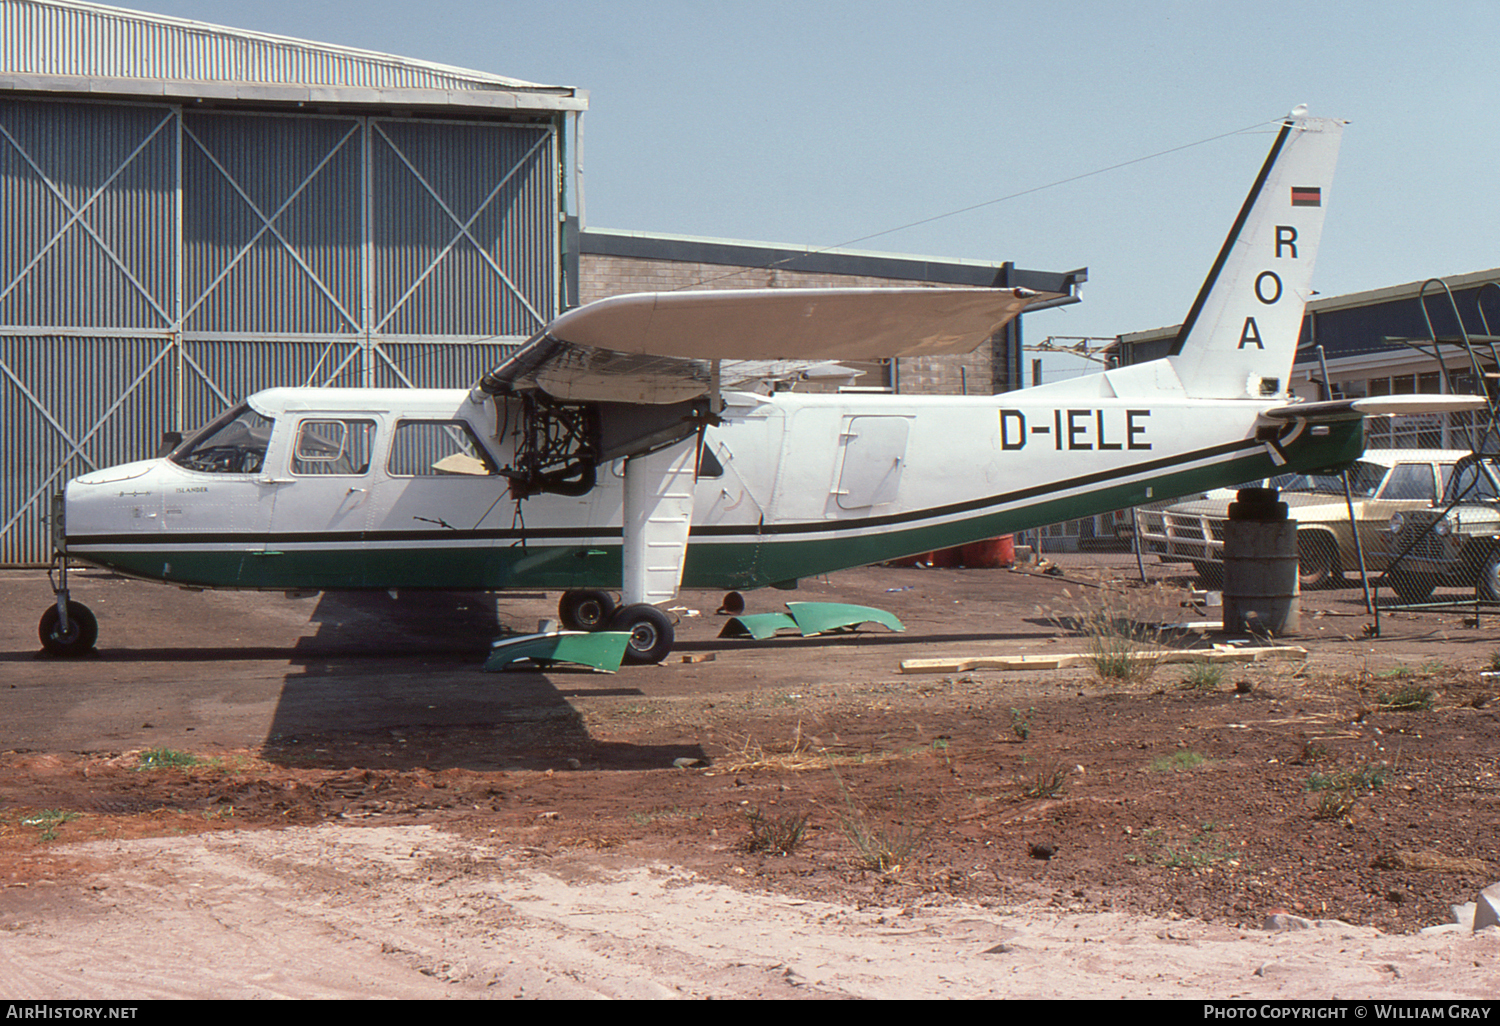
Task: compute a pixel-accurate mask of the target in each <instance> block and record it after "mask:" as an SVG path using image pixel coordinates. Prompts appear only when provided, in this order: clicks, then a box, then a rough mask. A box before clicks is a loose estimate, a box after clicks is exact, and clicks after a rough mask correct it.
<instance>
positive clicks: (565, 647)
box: [484, 631, 630, 673]
mask: <svg viewBox="0 0 1500 1026" xmlns="http://www.w3.org/2000/svg"><path fill="white" fill-rule="evenodd" d="M629 642H630V635H629V634H628V633H627V632H624V631H595V632H594V633H592V634H590V633H587V632H584V631H549V632H548V633H545V634H524V635H522V636H521V637H519V638H503V639H501V640H500V641H497V642H495V643H494V644H493V645H491V646H490V656H489V658H488V659H486V660H485V662H484V668H485V669H486V670H489V671H497V670H508V669H511V668H512V667H513V666H515V664H517V663H521V662H527V661H529V662H531V663H533V664H536V665H538V666H543V667H546V666H551V665H552V664H554V663H574V664H577V665H579V666H591V667H593V668H594V669H596V670H603V671H604V672H605V673H614V672H616V671H617V670H619V668H620V663H621V662H622V661H623V660H624V659H625V646H626V645H627V644H629Z"/></svg>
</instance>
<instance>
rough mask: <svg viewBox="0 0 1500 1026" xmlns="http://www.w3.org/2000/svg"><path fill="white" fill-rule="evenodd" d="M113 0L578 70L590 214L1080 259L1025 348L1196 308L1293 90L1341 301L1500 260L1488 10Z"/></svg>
mask: <svg viewBox="0 0 1500 1026" xmlns="http://www.w3.org/2000/svg"><path fill="white" fill-rule="evenodd" d="M116 5H117V6H125V7H134V8H137V9H140V10H147V11H153V12H156V13H160V14H170V15H175V16H178V17H186V18H193V19H196V20H199V21H206V22H213V23H217V24H221V25H229V26H234V27H239V28H249V29H255V30H258V31H262V32H271V33H278V34H283V35H289V36H296V37H300V38H304V39H313V40H320V41H326V42H334V43H340V44H344V45H347V46H356V47H363V48H367V49H372V50H380V51H384V52H387V53H395V54H401V55H404V56H409V57H414V58H419V59H423V60H430V61H437V62H440V63H445V64H453V65H458V66H460V67H467V68H474V69H477V70H481V71H487V72H493V73H496V74H501V75H509V76H513V77H516V78H522V79H527V80H530V81H534V82H546V83H555V84H564V85H571V86H577V87H580V88H583V89H587V90H589V91H590V94H591V103H590V111H589V113H588V115H587V116H586V118H585V121H584V126H585V128H584V134H585V144H586V148H585V158H586V175H585V183H586V214H587V218H588V223H589V224H590V226H592V227H599V228H619V229H631V230H640V231H655V232H673V233H679V234H686V235H703V236H712V237H724V238H742V239H760V240H767V241H775V242H793V243H798V244H805V245H814V246H839V245H844V244H849V243H851V242H852V243H853V245H854V248H859V249H868V250H879V251H886V252H899V253H915V254H925V255H932V256H940V257H958V258H967V259H975V260H984V261H993V262H1000V261H1003V260H1014V261H1015V262H1016V263H1017V264H1018V265H1019V266H1022V267H1030V268H1038V269H1045V270H1067V269H1070V268H1073V267H1079V266H1087V267H1088V268H1089V271H1090V278H1091V281H1090V284H1089V285H1088V286H1086V288H1085V291H1084V302H1083V303H1082V304H1081V305H1079V306H1075V307H1072V308H1070V309H1067V310H1060V311H1053V312H1047V313H1044V314H1038V315H1035V316H1034V317H1033V318H1032V319H1031V320H1030V321H1029V322H1028V329H1027V332H1028V339H1036V338H1039V337H1041V336H1042V335H1098V336H1109V335H1115V334H1119V333H1121V332H1127V331H1136V330H1141V329H1145V328H1151V327H1157V326H1160V325H1165V324H1172V323H1176V322H1177V321H1179V320H1181V319H1182V316H1183V315H1184V314H1185V312H1186V310H1187V307H1188V305H1189V304H1190V303H1191V301H1192V298H1193V295H1194V293H1195V292H1196V290H1197V288H1198V285H1199V283H1200V281H1201V279H1202V277H1203V275H1204V273H1205V272H1206V271H1207V269H1208V266H1209V264H1210V263H1211V262H1212V259H1213V257H1214V255H1215V253H1216V251H1217V249H1218V247H1219V245H1220V243H1221V242H1222V241H1223V237H1224V235H1225V233H1226V231H1227V230H1228V227H1229V224H1230V222H1231V221H1232V220H1233V218H1234V215H1235V213H1236V212H1237V210H1238V208H1239V205H1240V203H1241V201H1242V200H1243V198H1244V195H1245V192H1246V191H1247V189H1248V188H1249V185H1250V183H1251V181H1252V180H1253V178H1254V176H1255V173H1256V171H1257V170H1258V169H1259V167H1260V163H1261V161H1262V159H1263V158H1264V155H1265V152H1266V150H1267V149H1268V147H1269V145H1270V141H1271V135H1270V134H1269V133H1270V131H1271V127H1270V126H1269V125H1268V124H1266V123H1267V122H1269V121H1272V120H1273V119H1275V118H1277V117H1279V116H1280V115H1282V114H1285V113H1286V112H1287V111H1288V110H1290V109H1291V107H1292V106H1293V105H1295V104H1298V103H1306V104H1308V105H1309V107H1310V108H1311V112H1312V113H1313V114H1316V115H1322V116H1332V117H1339V118H1343V119H1346V120H1348V121H1349V122H1350V123H1351V124H1350V126H1349V128H1348V130H1347V131H1346V132H1345V135H1344V144H1343V149H1342V153H1341V157H1340V165H1339V170H1338V173H1337V175H1336V176H1335V179H1334V183H1333V186H1332V187H1331V188H1330V189H1327V190H1325V196H1326V197H1327V205H1328V208H1329V209H1328V220H1327V227H1326V231H1325V236H1324V243H1323V249H1322V252H1321V254H1320V256H1319V262H1318V269H1317V272H1316V274H1315V283H1316V287H1317V288H1318V289H1319V291H1320V292H1322V293H1323V294H1325V295H1336V294H1340V293H1344V292H1351V291H1357V290H1361V289H1369V288H1379V287H1383V286H1387V285H1395V284H1400V283H1402V282H1407V281H1413V280H1421V279H1425V278H1428V277H1433V276H1442V275H1449V274H1459V273H1465V272H1469V271H1476V270H1482V269H1487V268H1491V267H1496V266H1500V189H1497V188H1496V181H1495V179H1496V175H1495V169H1496V167H1497V162H1500V152H1497V150H1500V141H1497V140H1500V132H1497V131H1496V129H1497V124H1496V122H1497V119H1500V113H1497V111H1500V105H1497V98H1500V4H1497V3H1494V2H1492V0H1474V2H1459V0H1446V2H1445V0H1434V2H1428V3H1424V4H1420V5H1419V4H1414V3H1410V2H1404V3H1393V2H1354V3H1345V4H1328V3H1316V2H1310V0H1300V2H1284V0H1261V2H1260V3H1257V4H1245V3H1243V2H1240V0H1235V2H1218V0H1196V2H1192V0H1135V2H1132V3H1128V4H1127V3H1120V2H1114V3H1105V2H1092V0H1075V2H1073V3H1068V4H1049V3H1046V2H1037V0H1030V2H1024V3H1018V2H1010V0H992V2H958V0H922V2H915V0H911V2H903V0H863V2H857V3H855V2H841V0H800V2H784V0H757V2H755V3H735V4H730V3H724V2H722V0H718V2H689V0H638V2H600V0H426V2H422V3H411V2H410V0H403V2H399V3H398V2H394V0H318V2H317V3H307V2H306V0H298V2H296V3H293V2H290V0H129V2H123V3H117V4H116ZM1249 126H1260V127H1259V128H1256V129H1254V130H1252V131H1247V132H1243V133H1239V134H1234V135H1231V136H1229V137H1228V138H1221V139H1218V140H1217V141H1214V142H1206V143H1204V144H1203V145H1198V146H1192V147H1191V148H1189V149H1185V150H1181V151H1179V152H1175V153H1171V154H1169V155H1166V156H1162V157H1158V158H1156V159H1152V160H1149V161H1145V162H1142V163H1139V164H1132V165H1130V166H1128V167H1124V168H1120V169H1118V170H1114V171H1108V172H1104V173H1101V174H1097V175H1090V176H1089V177H1086V178H1082V179H1081V180H1078V181H1073V182H1070V183H1068V184H1065V185H1059V186H1057V187H1055V188H1048V189H1045V190H1043V191H1041V192H1036V193H1031V194H1029V195H1026V196H1024V197H1021V198H1018V199H1014V200H1008V201H1005V202H1000V203H994V204H991V205H988V206H984V207H982V208H981V209H977V210H971V211H969V212H967V213H963V214H958V215H956V216H953V217H947V218H943V219H941V220H937V221H930V222H928V223H926V224H922V225H919V226H917V227H911V228H906V229H904V230H901V231H891V229H896V228H900V227H901V226H904V225H909V224H911V223H913V222H916V221H921V220H923V219H927V218H931V217H934V216H935V215H940V214H944V213H946V212H948V211H953V210H958V209H960V208H965V207H970V206H972V205H975V204H981V203H986V202H987V201H990V200H994V199H996V198H998V197H1002V196H1007V195H1009V194H1012V193H1017V192H1021V191H1023V190H1029V189H1034V188H1036V187H1038V186H1046V185H1049V184H1050V183H1053V182H1058V181H1060V180H1063V179H1068V178H1072V177H1074V176H1077V175H1084V174H1088V173H1089V172H1094V171H1098V170H1100V169H1102V168H1106V167H1110V166H1113V165H1116V164H1120V163H1122V162H1125V161H1131V160H1135V159H1136V158H1139V157H1144V156H1147V155H1149V154H1153V153H1157V152H1160V151H1164V150H1168V149H1172V148H1174V147H1180V146H1184V145H1186V144H1191V143H1197V142H1200V141H1201V140H1206V139H1210V138H1212V137H1215V136H1220V135H1223V134H1225V133H1232V132H1236V130H1239V129H1245V128H1247V127H1249ZM876 233H887V234H880V235H879V236H878V237H875V238H867V237H868V236H872V235H876ZM857 239H864V241H861V242H853V240H857Z"/></svg>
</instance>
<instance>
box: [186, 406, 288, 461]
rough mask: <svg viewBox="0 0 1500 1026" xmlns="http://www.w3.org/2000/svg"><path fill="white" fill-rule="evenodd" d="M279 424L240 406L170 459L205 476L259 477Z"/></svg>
mask: <svg viewBox="0 0 1500 1026" xmlns="http://www.w3.org/2000/svg"><path fill="white" fill-rule="evenodd" d="M274 426H275V421H273V420H271V419H270V418H269V417H262V416H261V415H260V414H258V413H256V412H255V411H254V410H252V409H251V408H250V407H248V406H244V405H240V406H237V407H235V408H234V409H232V410H230V411H229V412H228V413H226V414H224V416H222V417H220V418H219V419H218V420H216V421H214V422H213V423H212V424H210V425H209V426H208V427H206V428H204V429H203V430H202V431H200V432H198V434H197V435H195V436H194V437H193V439H192V440H191V441H190V442H188V443H187V444H186V445H184V446H182V447H180V448H179V449H178V450H177V451H176V452H174V453H173V454H172V455H171V457H170V459H171V461H172V462H173V463H175V464H177V465H178V466H180V467H186V468H187V469H188V470H196V471H198V472H199V473H201V474H257V473H259V472H260V468H261V467H262V465H264V464H265V462H266V446H268V445H269V444H270V443H271V429H272V428H273V427H274Z"/></svg>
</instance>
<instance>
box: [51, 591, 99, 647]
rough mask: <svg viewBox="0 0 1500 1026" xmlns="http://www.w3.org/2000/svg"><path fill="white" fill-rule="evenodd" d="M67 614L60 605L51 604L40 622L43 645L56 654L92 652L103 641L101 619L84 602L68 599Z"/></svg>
mask: <svg viewBox="0 0 1500 1026" xmlns="http://www.w3.org/2000/svg"><path fill="white" fill-rule="evenodd" d="M65 606H66V612H67V615H66V617H65V616H64V615H63V609H60V608H59V607H58V604H53V605H50V606H48V607H47V611H46V612H44V613H43V614H42V620H41V623H39V624H37V634H38V635H39V636H40V637H41V639H42V648H44V649H46V650H47V651H48V652H50V653H51V654H52V655H55V656H80V655H83V654H84V653H85V652H88V651H91V650H92V649H93V647H94V642H96V641H98V640H99V621H98V620H97V619H95V617H94V613H93V610H91V609H89V607H88V606H86V605H84V604H83V603H81V602H72V601H67V602H66V603H65Z"/></svg>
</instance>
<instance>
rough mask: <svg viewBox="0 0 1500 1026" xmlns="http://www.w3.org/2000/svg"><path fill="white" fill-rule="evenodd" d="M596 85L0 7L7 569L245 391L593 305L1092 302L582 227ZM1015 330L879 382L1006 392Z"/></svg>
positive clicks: (463, 349)
mask: <svg viewBox="0 0 1500 1026" xmlns="http://www.w3.org/2000/svg"><path fill="white" fill-rule="evenodd" d="M587 106H588V98H587V94H586V93H585V92H584V91H583V90H579V89H574V88H571V87H567V86H550V85H538V84H535V83H530V82H522V81H518V80H516V79H510V78H505V77H502V76H499V75H492V74H487V73H483V72H477V71H469V70H465V69H461V68H453V67H447V66H443V65H437V64H431V63H426V62H422V61H417V60H411V59H408V58H403V57H394V56H390V55H387V54H380V53H373V52H368V51H361V50H354V49H350V48H347V47H341V46H334V45H329V44H324V43H312V42H306V41H302V40H297V39H289V38H284V37H279V36H271V35H266V34H263V33H256V32H249V31H243V30H238V29H229V28H222V27H219V26H213V25H205V24H201V23H198V22H192V21H184V20H181V19H176V18H169V17H163V16H157V15H151V14H143V13H141V12H138V11H128V10H123V9H119V8H111V7H105V6H100V5H97V4H90V3H82V2H77V0H0V204H3V209H4V211H5V227H4V232H3V235H0V438H3V439H4V444H3V445H0V565H11V566H15V565H35V564H39V563H45V562H46V561H47V560H48V558H49V556H50V551H51V547H50V544H49V540H48V531H47V526H46V522H45V516H46V512H47V504H48V497H49V496H50V495H51V494H52V493H53V492H55V491H56V490H57V489H58V488H59V487H60V485H61V484H62V483H63V482H64V481H66V480H67V479H68V478H69V477H72V476H75V475H78V474H81V473H85V472H87V471H88V470H90V469H95V468H98V467H104V466H110V465H113V464H119V463H124V462H128V461H130V460H135V459H140V458H142V457H146V456H150V455H152V454H153V453H154V452H155V451H156V450H157V449H158V448H159V446H160V445H161V442H162V439H163V436H164V435H165V434H167V433H169V432H183V431H188V430H192V429H193V428H195V427H197V426H198V425H201V424H204V423H207V422H208V421H209V420H211V419H212V418H213V417H215V416H216V415H217V414H219V413H220V412H222V411H223V410H224V409H225V408H226V407H227V406H229V405H230V404H232V403H233V402H235V401H237V400H238V399H240V398H242V397H243V396H245V395H247V394H249V393H251V392H254V391H256V390H258V389H262V388H267V387H271V386H273V385H291V384H314V385H332V386H392V387H401V386H414V387H422V386H428V387H433V386H440V387H455V386H463V385H467V384H469V383H472V382H474V381H476V380H477V379H478V378H479V377H480V376H481V375H482V374H483V373H484V372H485V371H486V370H488V369H489V368H491V367H492V366H494V364H496V363H497V362H499V360H500V359H501V358H502V357H503V355H504V354H505V352H506V351H507V347H510V346H513V345H516V344H518V343H520V342H521V341H523V340H525V339H526V338H527V337H529V336H530V335H532V334H533V333H534V332H535V331H537V330H538V329H539V328H540V327H542V326H543V325H545V324H546V323H547V322H548V321H549V320H550V319H552V318H553V317H554V316H556V315H557V314H558V313H560V312H561V311H562V310H563V309H566V308H567V307H568V306H570V305H572V304H573V303H575V302H577V301H578V299H579V298H580V297H582V298H584V299H588V298H597V297H601V296H605V295H611V294H616V293H619V292H627V291H637V290H638V289H639V287H640V285H641V283H643V282H647V281H649V282H652V283H659V284H653V285H652V286H651V287H674V288H675V287H682V286H689V287H722V286H725V285H733V286H735V287H744V286H745V285H746V284H751V283H753V284H755V285H757V286H761V287H763V286H765V285H767V284H771V285H803V286H808V285H828V284H884V285H891V284H900V283H915V284H945V285H946V284H964V285H975V286H984V285H990V284H992V283H995V282H996V281H997V280H998V281H1001V282H1002V283H1004V282H1007V281H1008V283H1010V284H1015V285H1031V286H1032V287H1036V288H1047V289H1053V288H1057V287H1058V286H1063V287H1062V288H1061V291H1066V292H1068V293H1069V297H1068V299H1067V300H1066V301H1068V302H1073V301H1076V297H1074V296H1072V294H1071V293H1072V291H1073V289H1072V286H1073V285H1075V284H1076V283H1078V282H1080V281H1082V280H1083V278H1084V277H1085V274H1084V272H1081V271H1080V272H1073V273H1072V274H1071V276H1070V275H1060V274H1055V275H1042V276H1040V278H1038V276H1037V275H1035V273H1034V272H1025V271H1019V270H1017V269H1016V268H1014V267H1012V266H1011V265H1008V264H992V265H980V264H973V263H965V262H961V261H924V260H914V259H911V258H905V257H892V256H882V255H874V254H854V253H842V252H818V253H814V252H809V251H806V250H802V251H795V250H796V248H795V247H791V248H787V247H774V246H766V245H764V244H758V243H725V242H719V241H715V240H684V239H674V238H669V237H665V236H646V235H639V234H631V233H605V232H592V231H588V230H582V231H580V226H579V225H578V223H577V219H576V217H574V216H573V214H572V211H573V210H574V209H575V207H576V204H575V203H574V201H573V197H571V196H570V194H569V191H570V188H571V184H570V183H571V181H572V176H570V175H569V174H568V172H567V168H568V166H569V163H570V159H571V158H570V156H569V139H570V133H571V137H572V138H575V139H576V133H577V131H578V119H579V115H581V114H582V112H583V111H585V110H586V109H587ZM792 258H795V259H792ZM768 267H770V268H772V270H769V271H768V270H767V268H768ZM581 268H582V273H581ZM995 352H999V353H1000V354H1001V356H1000V359H998V360H996V359H995ZM995 352H983V351H982V352H981V353H980V354H979V356H977V357H975V358H973V361H971V362H970V363H967V364H963V365H962V366H959V365H958V364H955V365H954V366H955V367H957V370H956V372H953V371H950V369H948V368H946V367H945V366H943V365H941V364H936V363H931V362H930V361H929V362H927V363H924V364H913V365H912V366H911V367H910V368H909V369H908V368H905V367H900V368H896V369H895V370H894V371H892V370H891V369H889V368H879V367H877V368H873V369H872V370H873V371H874V374H873V378H872V377H871V376H870V375H867V378H866V379H864V380H866V381H869V382H870V383H871V384H874V385H875V386H877V387H889V388H903V389H906V390H914V389H917V390H940V391H958V390H960V388H965V389H968V390H969V391H973V392H989V391H993V390H995V389H996V388H999V387H1002V386H1003V387H1013V386H1010V385H1006V384H1005V383H1006V382H1008V381H1013V380H1018V375H1019V369H1018V368H1019V366H1020V363H1019V352H1020V347H1019V328H1017V329H1015V334H1014V335H1007V336H1006V337H1003V338H1000V339H998V340H997V342H996V343H995ZM997 365H998V369H997ZM875 379H878V380H875Z"/></svg>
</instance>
